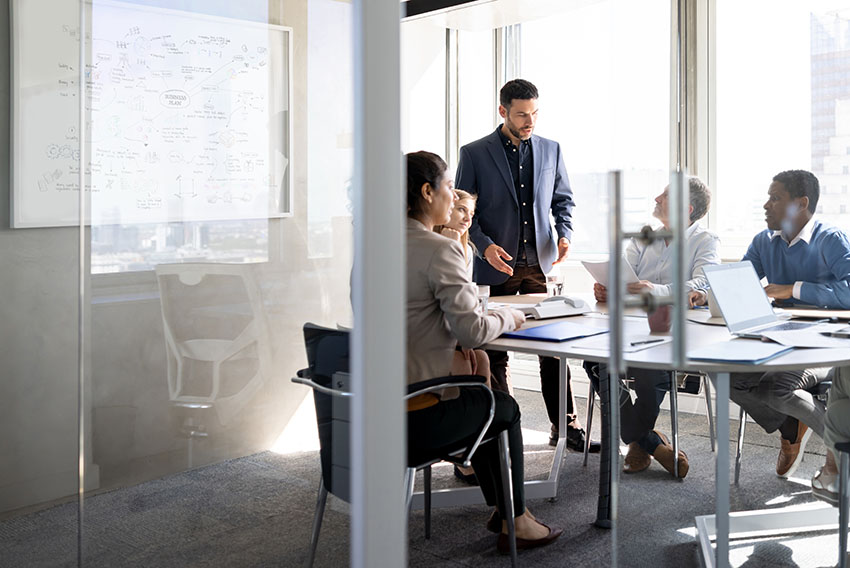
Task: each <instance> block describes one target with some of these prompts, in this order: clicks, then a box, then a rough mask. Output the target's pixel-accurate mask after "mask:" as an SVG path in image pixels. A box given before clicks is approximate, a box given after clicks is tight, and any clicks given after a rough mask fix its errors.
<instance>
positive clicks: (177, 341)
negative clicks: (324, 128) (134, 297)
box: [156, 263, 271, 425]
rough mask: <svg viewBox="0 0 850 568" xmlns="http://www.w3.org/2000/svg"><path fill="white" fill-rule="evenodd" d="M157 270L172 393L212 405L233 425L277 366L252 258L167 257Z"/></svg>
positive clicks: (177, 400) (186, 401)
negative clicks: (181, 261)
mask: <svg viewBox="0 0 850 568" xmlns="http://www.w3.org/2000/svg"><path fill="white" fill-rule="evenodd" d="M156 278H157V286H158V287H159V294H160V300H161V304H162V321H163V329H164V333H165V345H166V352H167V357H168V395H169V400H170V401H171V402H172V403H174V404H177V405H186V406H190V405H207V406H212V407H213V408H214V409H215V412H216V414H217V416H218V419H219V422H220V423H221V424H222V425H226V424H228V423H230V422H231V421H232V420H233V419H234V418H236V417H237V416H238V415H239V414H240V413H241V412H242V410H243V409H244V407H245V406H246V405H247V404H248V403H250V402H251V400H252V399H253V398H254V396H255V395H256V394H257V392H258V391H259V390H260V389H261V388H262V386H263V384H264V383H265V381H266V380H267V378H268V376H269V369H270V366H271V341H270V338H269V331H268V325H267V322H266V318H265V313H264V309H263V303H262V300H261V296H260V291H259V286H258V285H257V283H256V280H255V278H254V274H253V266H252V265H246V264H216V263H185V264H160V265H157V266H156Z"/></svg>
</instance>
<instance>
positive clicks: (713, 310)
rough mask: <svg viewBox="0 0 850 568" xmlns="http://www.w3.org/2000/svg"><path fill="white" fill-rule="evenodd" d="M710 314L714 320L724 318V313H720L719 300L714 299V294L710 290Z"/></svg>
mask: <svg viewBox="0 0 850 568" xmlns="http://www.w3.org/2000/svg"><path fill="white" fill-rule="evenodd" d="M707 294H708V312H709V313H710V314H711V317H713V318H722V317H723V313H722V312H721V311H720V306H718V305H717V300H715V299H714V292H712V291H711V290H708V292H707Z"/></svg>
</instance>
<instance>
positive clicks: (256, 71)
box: [14, 2, 291, 226]
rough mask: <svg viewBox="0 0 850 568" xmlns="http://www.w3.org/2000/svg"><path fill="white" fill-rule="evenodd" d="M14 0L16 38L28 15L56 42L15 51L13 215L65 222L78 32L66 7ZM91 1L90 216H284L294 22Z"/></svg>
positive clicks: (75, 157) (124, 219) (74, 153)
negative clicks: (32, 51)
mask: <svg viewBox="0 0 850 568" xmlns="http://www.w3.org/2000/svg"><path fill="white" fill-rule="evenodd" d="M18 4H19V6H17V7H16V9H17V13H16V15H15V19H16V23H17V25H18V27H17V28H16V29H17V30H18V37H17V38H16V40H20V43H26V42H27V41H28V40H27V38H26V36H25V35H24V31H25V30H26V29H27V28H28V26H33V27H38V29H44V27H45V25H47V26H50V27H51V28H52V30H51V33H50V34H40V37H42V38H43V37H45V35H46V36H49V37H54V36H55V37H56V38H59V39H56V40H55V41H53V42H51V44H50V45H49V47H50V50H49V55H44V54H43V53H42V54H41V55H34V56H30V57H29V59H28V60H24V59H26V54H27V52H26V51H25V50H24V49H23V48H24V47H26V46H25V45H21V49H19V50H17V51H16V53H18V54H19V57H18V58H17V59H16V61H15V63H16V65H17V67H18V69H19V70H20V71H21V75H22V76H23V75H26V76H27V77H22V80H21V82H20V84H19V88H18V91H17V93H16V94H17V97H16V98H17V101H18V103H19V104H18V106H17V108H16V112H15V115H16V119H17V118H20V121H16V124H17V126H18V127H19V128H18V133H19V134H20V135H21V136H20V146H19V148H18V151H19V154H18V156H16V165H17V166H18V167H17V168H16V172H17V175H16V179H15V182H16V183H15V189H14V191H15V194H14V195H15V198H14V200H15V211H16V220H17V221H19V224H20V225H21V226H27V224H29V226H50V225H62V224H72V223H74V222H76V219H78V217H77V202H78V201H79V164H80V158H81V152H80V147H79V140H80V137H79V133H78V132H77V130H78V126H77V125H78V124H79V106H80V105H79V84H78V81H79V72H78V68H79V63H78V59H79V37H80V32H79V28H78V26H74V25H73V24H69V23H68V22H73V21H75V20H74V13H73V10H70V13H65V14H61V13H59V14H47V15H45V14H44V12H43V11H42V12H36V11H35V10H33V9H32V8H29V10H30V11H31V12H32V13H28V12H27V10H28V8H27V6H26V5H27V4H30V5H31V4H34V3H28V2H19V3H18ZM63 4H64V3H63ZM70 4H73V3H70ZM89 6H90V7H91V5H89ZM92 10H93V11H92V14H91V20H90V21H91V30H90V32H89V33H87V37H86V39H87V41H86V45H87V47H86V49H87V51H88V53H90V57H89V58H88V63H87V64H86V66H85V72H84V77H85V97H86V99H85V108H86V119H87V130H86V136H85V139H86V145H85V151H84V152H83V156H84V157H83V162H84V163H85V164H86V174H87V180H88V181H87V184H86V190H87V192H89V195H90V207H91V212H90V215H91V222H92V223H94V224H127V223H148V222H163V221H183V220H193V221H202V220H217V219H248V218H264V217H270V216H276V215H280V214H285V213H287V212H288V210H289V195H290V163H289V159H290V151H289V149H290V126H289V109H290V84H289V57H290V42H291V31H290V30H289V29H288V28H283V27H279V26H269V25H265V24H257V23H253V22H243V21H237V20H231V19H223V18H212V17H208V16H202V15H197V14H189V13H186V12H178V11H171V10H161V9H150V8H144V7H139V6H137V5H130V4H123V3H113V2H108V3H102V2H97V3H95V4H94V7H93V9H92ZM29 18H32V20H30V19H29ZM45 19H46V20H47V21H45ZM43 51H44V50H43V47H42V52H43ZM30 78H31V80H30ZM25 123H29V124H33V125H37V127H34V128H23V125H24V124H25ZM68 219H70V222H68Z"/></svg>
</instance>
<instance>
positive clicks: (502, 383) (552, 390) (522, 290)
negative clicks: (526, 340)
mask: <svg viewBox="0 0 850 568" xmlns="http://www.w3.org/2000/svg"><path fill="white" fill-rule="evenodd" d="M538 292H546V275H545V274H543V272H542V271H541V270H540V266H537V265H536V266H516V267H514V274H513V276H511V277H510V278H508V279H507V280H506V281H505V282H503V283H502V284H497V285H494V286H490V295H491V296H513V295H514V294H534V293H538ZM487 355H488V356H489V357H490V375H491V376H490V384H492V385H493V390H500V391H503V392H508V385H509V384H510V369H508V354H507V352H505V351H491V350H487ZM539 359H540V391H541V392H542V394H543V402H544V404H545V405H546V414H548V415H549V422H551V423H552V424H553V425H554V426H557V425H558V402H559V401H558V390H559V388H558V377H559V373H560V370H559V362H558V359H556V358H555V357H540V358H539ZM566 396H567V424H572V423H573V422H575V419H576V415H575V401H574V400H573V391H572V386H571V384H570V368H569V367H567V395H566Z"/></svg>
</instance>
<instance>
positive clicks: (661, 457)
mask: <svg viewBox="0 0 850 568" xmlns="http://www.w3.org/2000/svg"><path fill="white" fill-rule="evenodd" d="M654 432H655V433H656V434H657V435H658V437H659V438H661V443H660V444H658V447H657V448H655V452H653V454H652V457H654V458H655V461H657V462H658V463H660V464H661V466H662V467H663V468H664V469H666V470H667V471H668V472H669V473H670V474H672V473H673V467H675V463H676V459H675V457H674V454H673V445H672V444H671V443H670V441H669V440H668V439H667V436H665V435H664V434H662V433H661V432H659V431H658V430H655V431H654ZM689 469H690V465H689V464H688V455H687V454H686V453H685V452H683V451H682V450H679V478H680V479H684V477H685V476H686V475H688V470H689Z"/></svg>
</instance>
